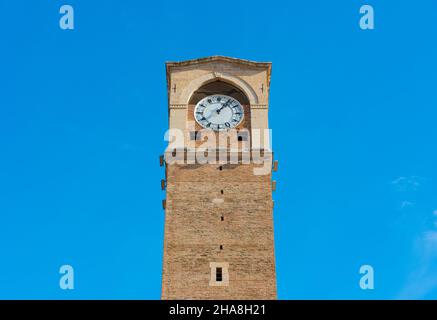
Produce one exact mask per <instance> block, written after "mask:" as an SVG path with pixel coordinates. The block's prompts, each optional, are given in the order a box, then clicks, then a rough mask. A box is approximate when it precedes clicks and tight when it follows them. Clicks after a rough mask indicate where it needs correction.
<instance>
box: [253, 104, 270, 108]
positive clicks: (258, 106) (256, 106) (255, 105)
mask: <svg viewBox="0 0 437 320" xmlns="http://www.w3.org/2000/svg"><path fill="white" fill-rule="evenodd" d="M250 108H251V109H268V108H269V106H268V105H266V104H251V105H250Z"/></svg>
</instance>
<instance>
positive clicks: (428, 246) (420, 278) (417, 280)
mask: <svg viewBox="0 0 437 320" xmlns="http://www.w3.org/2000/svg"><path fill="white" fill-rule="evenodd" d="M433 216H434V217H435V221H434V228H432V229H430V230H426V231H424V232H423V233H422V234H421V235H420V237H419V239H418V240H417V246H416V254H417V258H418V259H417V260H418V263H419V264H418V266H417V268H416V269H415V270H413V271H412V272H411V274H410V276H409V277H408V279H407V282H406V284H405V285H404V287H403V289H402V290H401V292H400V294H399V297H398V298H399V299H422V298H424V297H425V296H426V295H427V294H428V293H429V292H431V291H433V290H435V289H437V210H434V211H433Z"/></svg>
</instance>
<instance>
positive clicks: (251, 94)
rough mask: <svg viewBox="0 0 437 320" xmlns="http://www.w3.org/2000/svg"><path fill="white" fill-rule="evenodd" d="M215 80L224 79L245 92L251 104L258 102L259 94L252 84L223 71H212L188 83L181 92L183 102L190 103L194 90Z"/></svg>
mask: <svg viewBox="0 0 437 320" xmlns="http://www.w3.org/2000/svg"><path fill="white" fill-rule="evenodd" d="M214 81H223V82H226V83H228V84H230V85H232V86H235V87H236V88H238V89H240V90H241V91H242V92H244V94H245V95H246V97H247V99H248V100H249V104H251V105H253V104H258V96H257V95H256V93H255V91H254V90H253V89H252V87H251V86H249V85H248V84H247V83H246V82H245V81H244V80H242V79H240V78H238V77H235V76H233V75H230V74H226V73H221V72H211V73H208V74H206V75H203V76H201V77H199V78H196V79H194V80H192V81H191V82H190V83H189V84H188V86H186V87H185V90H184V91H183V92H182V93H181V97H180V98H181V102H182V103H183V104H188V103H189V102H190V99H191V96H192V95H193V93H194V92H196V91H197V90H198V89H199V88H200V87H202V86H204V85H206V84H208V83H209V82H214Z"/></svg>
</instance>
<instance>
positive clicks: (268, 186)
mask: <svg viewBox="0 0 437 320" xmlns="http://www.w3.org/2000/svg"><path fill="white" fill-rule="evenodd" d="M270 73H271V64H270V63H258V62H252V61H247V60H240V59H234V58H227V57H217V56H214V57H208V58H203V59H197V60H189V61H183V62H170V63H167V82H168V99H169V127H170V129H180V130H183V132H184V134H185V137H186V142H185V145H184V147H187V146H188V147H189V146H196V143H197V142H193V141H190V132H191V131H193V130H199V128H198V124H196V123H195V121H194V119H193V108H194V105H195V104H196V102H197V101H198V100H199V99H200V98H201V97H203V96H205V95H207V94H210V93H213V94H214V93H215V94H229V95H232V96H233V97H235V98H236V99H238V100H239V101H240V102H241V104H242V105H243V106H244V121H243V122H242V123H240V125H239V127H238V128H237V129H239V130H243V129H247V130H249V132H252V131H253V130H254V129H267V128H268V117H267V116H268V95H269V86H270ZM221 90H223V91H226V92H221ZM241 100H244V101H241ZM190 123H191V124H190ZM193 123H194V126H193ZM263 143H264V149H269V147H270V146H269V144H268V142H267V141H263ZM240 146H241V144H240ZM249 147H250V145H249ZM256 167H259V165H257V164H254V163H245V164H243V163H237V164H220V163H215V164H210V163H207V164H199V163H194V164H184V163H179V164H176V163H173V164H167V165H166V169H165V170H166V183H165V185H166V201H165V234H164V237H165V238H164V257H163V274H162V298H163V299H276V274H275V256H274V237H273V201H272V181H271V172H268V173H267V174H262V175H258V174H255V173H254V168H256Z"/></svg>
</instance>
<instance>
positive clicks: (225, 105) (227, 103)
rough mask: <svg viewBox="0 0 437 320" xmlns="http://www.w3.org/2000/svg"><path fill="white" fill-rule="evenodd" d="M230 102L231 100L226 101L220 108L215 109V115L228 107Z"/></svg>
mask: <svg viewBox="0 0 437 320" xmlns="http://www.w3.org/2000/svg"><path fill="white" fill-rule="evenodd" d="M230 102H231V100H230V99H229V100H228V101H226V102H225V103H224V104H222V106H221V107H220V108H218V109H217V113H220V111H221V110H222V109H223V108H224V107H227V106H228V105H229V103H230Z"/></svg>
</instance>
